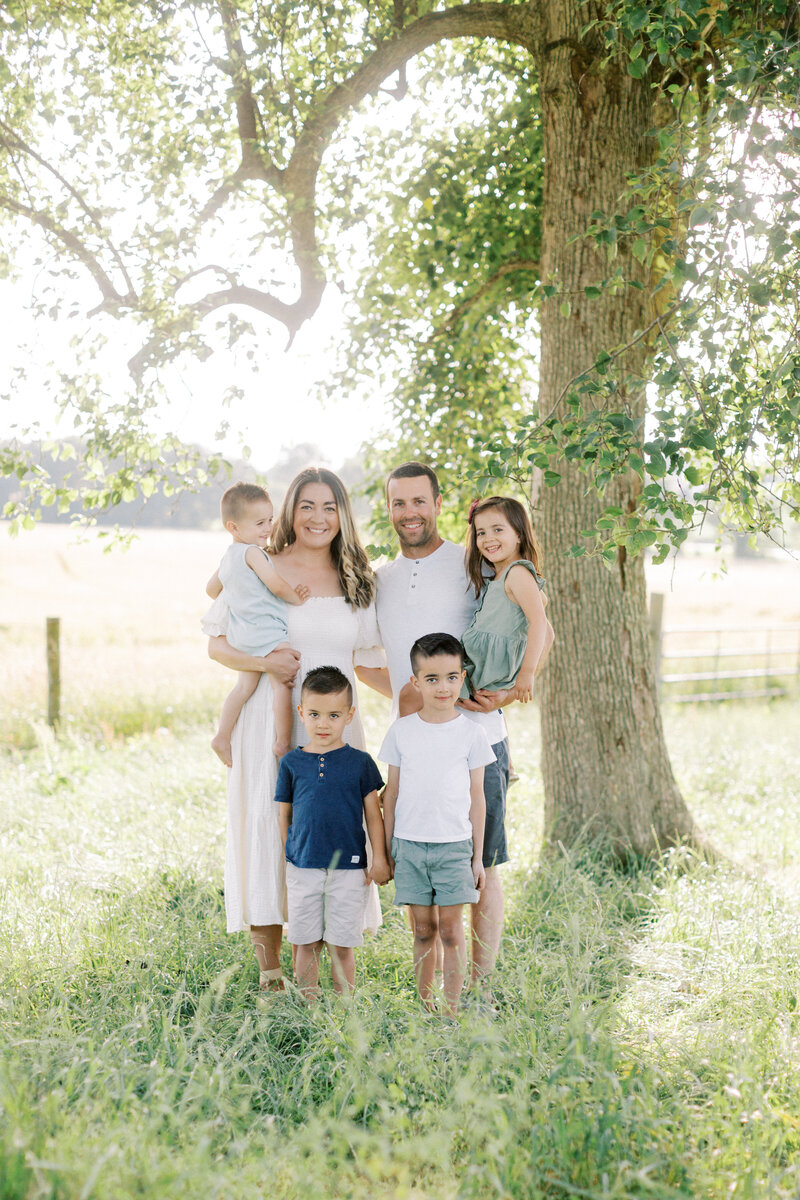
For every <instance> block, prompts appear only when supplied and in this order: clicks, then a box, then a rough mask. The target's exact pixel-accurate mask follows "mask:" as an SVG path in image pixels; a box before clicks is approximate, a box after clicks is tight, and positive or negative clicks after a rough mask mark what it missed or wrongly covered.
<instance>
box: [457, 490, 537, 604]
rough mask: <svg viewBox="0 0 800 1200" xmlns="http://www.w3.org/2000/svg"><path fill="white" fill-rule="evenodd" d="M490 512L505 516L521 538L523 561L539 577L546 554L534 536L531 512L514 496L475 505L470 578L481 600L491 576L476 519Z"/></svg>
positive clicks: (471, 519) (470, 530) (470, 536)
mask: <svg viewBox="0 0 800 1200" xmlns="http://www.w3.org/2000/svg"><path fill="white" fill-rule="evenodd" d="M490 508H496V509H497V510H498V512H501V513H502V514H503V516H504V517H505V519H506V520H507V521H508V523H509V525H510V526H511V528H512V529H513V530H514V533H515V534H516V535H517V537H518V538H519V557H520V558H527V559H528V561H529V562H532V563H533V565H534V567H535V568H536V573H537V574H538V575H541V573H542V552H541V550H540V549H539V547H538V545H537V543H536V538H535V537H534V536H533V526H532V525H531V518H530V516H529V514H528V510H527V509H526V508H525V506H524V505H522V504H520V502H519V500H514V499H513V497H511V496H487V497H486V498H485V499H484V500H478V501H476V502H475V504H473V506H472V508H471V509H470V511H469V518H468V520H469V525H468V528H467V575H468V576H469V581H470V583H471V584H472V586H473V587H474V588H475V595H476V596H480V594H481V592H482V591H483V587H484V584H485V583H486V579H487V576H486V575H484V573H483V569H484V565H485V563H484V559H483V557H482V556H481V552H480V550H479V549H478V546H477V539H476V537H475V518H476V517H477V516H479V515H480V514H481V513H484V512H486V511H487V510H488V509H490ZM489 578H491V576H489Z"/></svg>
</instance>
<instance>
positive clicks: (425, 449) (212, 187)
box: [0, 0, 800, 554]
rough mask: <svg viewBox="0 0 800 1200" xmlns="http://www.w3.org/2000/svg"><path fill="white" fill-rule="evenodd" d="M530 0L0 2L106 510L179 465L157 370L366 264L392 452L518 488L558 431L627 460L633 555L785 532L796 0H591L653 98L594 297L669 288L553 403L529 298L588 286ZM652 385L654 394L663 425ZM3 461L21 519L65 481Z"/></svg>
mask: <svg viewBox="0 0 800 1200" xmlns="http://www.w3.org/2000/svg"><path fill="white" fill-rule="evenodd" d="M540 8H541V5H536V4H527V3H523V4H514V3H495V4H466V5H462V4H446V3H445V4H429V3H417V4H412V3H407V4H404V3H398V2H395V3H391V4H389V3H352V4H338V5H332V4H326V3H322V2H319V3H308V4H305V3H296V2H294V0H292V2H288V0H284V2H282V3H274V2H272V3H269V4H263V3H255V2H245V3H234V2H233V0H214V2H211V0H207V2H205V3H160V2H155V0H153V2H149V3H110V2H109V3H100V4H97V3H88V0H87V2H80V0H70V2H69V3H47V2H40V3H33V4H29V3H26V4H24V5H23V4H17V3H14V2H13V0H12V2H11V3H9V4H7V5H5V6H4V10H3V14H2V17H1V18H0V20H1V21H2V24H1V25H0V36H1V37H2V43H3V51H4V53H3V61H4V66H3V68H2V74H1V75H0V87H1V88H2V92H1V93H0V103H1V104H2V112H1V114H0V207H2V209H3V210H4V212H5V214H6V218H7V219H6V222H5V225H4V227H3V241H4V260H3V261H4V264H5V268H6V270H7V271H9V272H12V273H13V271H14V270H15V267H16V264H18V263H19V262H20V261H22V262H24V261H25V259H24V257H21V248H22V247H25V246H26V245H27V246H28V247H30V253H31V255H32V256H33V258H34V259H35V261H36V262H37V263H38V264H41V265H42V266H44V267H45V268H46V272H47V275H46V278H47V286H46V287H42V288H41V289H40V290H39V291H38V293H37V301H36V302H37V304H38V305H39V308H40V310H41V314H42V318H43V319H45V320H46V319H55V320H58V319H61V318H62V317H64V316H65V314H66V312H67V311H70V310H71V312H72V315H73V322H75V321H76V320H77V333H76V336H77V338H78V339H80V341H81V343H82V345H83V348H84V350H85V355H84V361H85V370H84V371H75V372H73V373H72V374H68V373H67V372H66V371H64V370H63V369H62V370H60V371H56V372H55V374H54V377H53V380H52V386H53V388H54V389H56V390H57V391H58V394H59V395H60V397H61V402H62V403H63V405H64V406H65V407H67V408H68V409H71V411H72V414H73V418H74V421H75V425H76V431H77V432H78V433H79V434H81V436H82V437H83V438H84V439H85V440H86V442H87V446H88V453H89V456H90V464H91V462H92V461H93V459H92V456H94V460H96V462H97V463H99V461H100V460H101V459H105V460H112V459H116V460H120V461H122V462H123V463H124V464H125V465H124V466H123V467H122V468H121V469H120V471H119V472H118V473H117V474H116V475H112V477H111V478H110V479H109V480H108V486H106V482H105V480H103V481H102V484H101V485H100V486H98V487H97V488H95V489H94V490H93V491H90V492H87V493H86V494H85V496H84V502H85V504H86V505H87V506H88V507H92V506H93V505H100V506H104V505H107V504H108V503H110V502H113V501H114V500H115V499H119V498H121V497H125V498H126V499H131V498H132V496H133V494H134V493H135V492H137V491H143V492H144V494H145V495H146V494H147V493H148V492H151V491H152V490H153V489H155V488H157V487H159V486H161V484H162V473H161V472H160V469H159V467H160V462H161V459H162V458H163V456H164V449H165V447H163V446H159V445H158V444H155V445H154V442H153V437H152V434H151V432H150V431H149V426H148V415H149V413H150V412H151V411H152V410H153V408H154V407H155V406H157V405H159V404H163V403H164V401H165V394H164V382H163V380H164V366H165V364H168V363H169V362H170V361H173V360H175V359H178V358H180V356H184V355H197V356H200V357H202V356H204V355H207V354H209V353H212V352H213V350H214V348H215V346H219V345H220V344H224V343H228V344H235V343H239V344H243V343H244V342H246V341H247V340H248V339H250V341H251V344H250V349H249V352H250V353H251V354H253V353H254V350H253V348H252V341H253V339H254V337H257V336H258V334H260V333H261V332H262V329H263V325H264V322H265V320H266V321H277V322H279V323H280V324H281V325H282V326H283V327H284V328H285V330H286V336H287V337H288V338H290V339H291V338H292V337H293V336H294V334H295V333H296V331H297V329H298V328H299V327H300V325H301V324H302V323H303V322H305V321H306V320H308V319H310V318H311V317H312V316H313V314H314V312H315V311H316V310H317V308H318V306H319V303H320V300H321V296H322V292H323V289H324V287H325V286H326V284H328V283H330V282H331V281H333V282H338V281H340V280H342V279H344V280H345V286H349V288H350V289H351V291H352V295H353V300H352V319H351V336H350V339H349V344H348V345H347V346H346V347H345V348H343V351H342V353H343V361H342V364H341V371H340V372H339V374H338V375H337V377H336V378H335V379H334V380H332V381H327V385H325V384H323V390H327V391H328V392H329V393H330V392H334V393H335V392H336V391H337V389H339V388H341V387H347V386H361V387H363V386H376V385H377V386H382V387H385V388H387V389H391V392H392V396H393V403H394V408H395V412H396V415H397V423H396V428H397V430H399V431H400V433H399V435H398V434H395V435H394V436H390V437H389V439H388V444H389V445H390V446H391V448H392V450H393V451H395V450H396V451H398V452H403V453H417V454H420V455H427V456H429V457H431V458H432V459H434V460H435V461H437V462H438V463H440V464H441V465H442V467H443V468H444V474H445V477H446V478H447V480H448V482H450V483H451V485H456V486H457V485H461V488H460V490H462V491H470V490H474V488H475V482H476V477H478V478H483V480H484V485H485V486H490V481H491V479H492V477H498V476H502V477H505V478H508V476H509V474H513V476H514V477H515V479H516V481H517V484H518V486H519V488H520V489H522V490H524V491H526V490H527V488H528V486H529V481H530V476H531V469H532V467H533V468H537V467H539V468H541V469H542V470H543V471H544V472H545V475H544V482H545V483H547V484H556V483H557V481H558V478H559V475H560V472H559V469H558V461H559V459H561V458H563V457H564V456H566V457H567V458H568V459H569V460H571V461H578V462H582V463H585V464H587V465H589V466H590V468H591V471H592V476H591V478H592V480H593V483H594V485H595V486H598V487H600V488H603V487H604V486H605V484H606V483H607V482H608V481H609V480H610V479H611V478H613V477H614V475H615V474H616V473H618V472H621V471H626V470H628V469H630V467H631V466H632V467H633V469H634V470H636V471H638V472H639V473H641V474H643V475H645V476H646V486H645V487H644V488H643V490H642V493H641V497H640V499H639V502H638V505H637V510H636V513H635V514H630V513H629V514H626V515H625V518H624V522H623V524H620V518H621V514H620V513H617V512H616V511H615V510H614V506H609V511H608V512H606V513H604V515H603V517H602V518H601V519H602V522H603V524H602V526H601V528H600V530H594V531H592V532H593V534H594V538H593V539H589V540H587V541H586V542H585V546H588V547H589V548H591V547H592V546H593V544H594V541H595V540H598V539H599V544H600V545H601V546H604V547H605V549H606V552H607V553H609V554H613V553H614V548H613V547H614V545H615V543H616V544H619V542H620V540H621V539H622V541H623V543H624V544H626V545H627V547H628V549H629V551H634V552H635V551H636V550H638V549H640V548H641V547H642V546H644V545H648V544H652V543H655V542H659V543H663V544H664V550H665V551H666V549H667V548H668V546H669V544H670V543H676V542H679V541H680V540H681V538H682V537H683V536H685V531H686V529H687V528H688V527H690V526H691V525H692V524H694V523H696V522H697V521H698V520H699V519H700V518H701V517H702V515H703V513H704V511H705V510H706V509H707V507H708V505H709V504H714V505H716V506H718V507H719V508H721V509H722V511H723V514H724V515H727V516H729V517H730V518H731V519H732V520H733V521H735V522H736V523H738V524H741V525H742V526H743V527H744V528H747V529H762V530H767V531H775V530H776V528H777V527H778V526H779V525H780V523H781V521H782V520H783V519H784V517H785V516H786V514H787V513H788V512H796V510H797V501H798V491H797V484H796V482H795V480H796V475H797V456H798V441H797V428H798V421H797V418H798V381H799V380H800V359H799V358H798V354H797V328H798V298H797V278H798V271H797V267H798V246H800V232H799V231H798V222H800V214H798V213H797V211H796V205H795V203H794V200H795V196H796V190H797V185H796V172H797V151H798V130H797V126H796V102H797V77H798V72H797V68H798V47H797V5H796V4H794V3H790V2H789V0H772V2H771V3H767V4H760V5H755V6H753V5H750V4H747V5H737V4H733V3H724V2H717V0H713V2H708V3H704V2H702V0H684V2H683V3H680V4H677V3H662V4H659V5H646V6H645V5H639V4H637V3H635V2H633V0H624V2H620V3H617V4H612V5H605V6H600V5H598V6H589V5H586V6H584V7H583V9H582V10H581V12H582V15H584V16H585V17H586V20H585V22H584V23H583V26H582V30H581V35H582V38H583V41H584V44H585V46H586V54H587V55H588V56H589V57H588V58H587V64H589V62H590V60H591V71H594V70H595V69H597V66H598V55H600V56H602V55H603V54H605V56H606V57H607V58H608V59H611V58H612V57H613V56H614V55H615V54H618V53H620V52H621V53H622V56H623V58H624V59H625V61H626V64H627V71H628V73H629V75H630V76H631V77H633V78H636V79H641V80H642V81H643V83H644V84H646V85H647V86H648V87H649V88H651V89H652V90H653V92H654V94H655V96H656V104H655V109H654V111H655V112H656V118H657V120H656V123H655V124H654V127H653V129H652V130H651V131H650V135H649V136H650V139H651V142H652V146H651V148H650V149H649V151H648V154H647V161H646V163H645V164H644V166H643V169H642V170H641V171H640V172H639V173H638V174H636V175H634V176H631V177H630V179H629V183H628V189H627V192H626V194H621V195H620V196H619V199H618V205H617V208H616V211H613V212H608V211H597V212H596V214H595V220H594V222H593V224H592V225H591V226H590V227H589V228H587V229H586V230H585V231H584V233H585V236H586V237H587V238H589V239H593V240H594V242H595V243H596V244H597V245H598V246H599V247H602V248H603V250H604V252H605V254H606V259H607V267H606V270H605V272H604V273H602V274H601V275H599V276H598V278H597V279H596V281H595V282H593V283H592V284H591V285H589V286H588V288H587V289H586V290H587V292H591V293H596V294H597V295H599V294H600V293H611V294H612V295H614V296H617V297H619V298H620V302H623V301H624V298H625V295H626V292H628V291H629V290H630V289H631V288H639V289H645V290H646V292H647V294H648V300H649V311H648V316H649V321H648V322H647V324H646V325H645V327H644V328H642V329H641V330H639V331H638V333H637V341H638V342H639V343H641V345H643V346H645V347H646V349H647V353H646V354H645V355H639V356H638V359H637V360H636V361H633V358H634V356H632V355H631V354H629V353H627V352H626V350H627V348H626V346H624V345H619V344H615V343H614V342H613V340H610V341H609V344H608V345H605V346H601V347H598V354H597V357H596V360H595V362H594V363H593V365H592V368H591V370H589V371H585V370H584V371H582V372H581V373H580V374H576V378H575V379H573V380H571V381H570V385H569V387H568V388H566V389H565V395H564V397H563V400H564V401H565V405H562V411H560V412H558V413H550V412H543V411H541V410H540V409H539V408H538V407H537V404H536V370H535V363H536V358H537V355H536V347H537V335H538V322H537V314H538V308H539V305H540V303H541V300H542V298H543V297H545V298H547V297H550V296H555V297H557V298H558V303H559V305H560V310H561V313H562V314H563V319H564V320H565V321H569V320H570V313H571V311H572V307H573V304H574V297H571V296H570V295H568V294H566V293H565V292H564V290H563V283H562V282H561V281H559V280H558V279H557V278H552V279H543V278H542V277H541V272H540V268H539V253H540V240H541V219H542V138H541V104H540V97H539V82H538V64H537V61H536V52H537V38H540V36H541V28H540V26H541V17H540V12H539V10H540ZM600 66H601V67H602V63H601V64H600ZM591 71H590V70H588V69H587V73H586V78H587V80H588V79H589V78H590V75H591ZM410 74H411V75H412V84H411V86H412V89H413V90H414V91H415V92H416V93H417V94H418V95H419V96H420V97H421V98H422V104H421V105H419V106H417V107H416V109H415V110H414V112H413V114H412V118H411V119H410V121H409V122H408V124H407V126H405V127H404V126H397V127H396V128H395V129H394V131H392V132H391V133H388V134H387V132H386V130H385V128H384V129H381V128H378V127H374V128H370V127H369V124H368V123H367V124H365V123H364V120H363V119H362V120H361V123H360V124H359V126H358V128H356V127H355V126H354V124H353V117H354V115H355V114H364V113H368V112H369V111H370V106H372V107H373V108H374V101H375V98H376V97H379V98H380V99H382V100H383V101H384V103H385V102H386V99H387V97H386V96H384V95H382V93H391V94H393V95H394V96H396V97H398V98H401V97H402V96H403V95H404V94H405V93H406V91H407V89H408V88H409V82H408V81H409V75H410ZM365 238H366V240H367V244H368V252H367V253H365V252H364V239H365ZM20 244H22V245H20ZM621 249H624V250H626V251H627V253H624V254H623V253H620V251H621ZM220 260H221V261H220ZM81 275H83V276H84V277H85V279H86V280H87V281H88V282H89V283H90V285H91V287H92V288H93V290H94V293H95V296H94V302H93V304H92V305H91V308H90V310H89V313H88V314H87V318H86V321H85V322H84V321H83V320H82V319H81V318H80V317H79V316H78V314H77V312H76V309H77V307H78V305H79V304H80V303H81V301H82V298H83V296H84V295H85V294H86V292H85V291H83V292H82V291H81V290H80V289H79V288H78V287H77V286H76V278H77V277H79V276H81ZM112 322H114V323H117V324H121V325H122V326H123V327H124V333H123V335H122V338H119V335H117V334H116V332H115V333H114V334H113V336H114V337H115V338H119V341H122V340H123V338H124V344H127V345H128V346H130V348H131V353H130V362H129V366H130V372H131V379H130V381H129V384H128V385H127V388H126V390H124V391H123V390H122V388H121V387H119V386H117V388H116V390H115V392H114V394H111V395H109V394H108V392H109V385H108V381H107V380H105V379H103V377H102V375H101V374H100V373H99V372H98V371H97V370H96V369H93V361H96V359H97V356H98V354H99V353H100V351H99V348H98V344H97V343H98V341H100V342H101V341H102V340H103V339H105V338H108V337H109V336H112V334H111V331H110V325H111V323H112ZM91 325H94V326H96V327H97V333H96V334H94V333H90V332H89V329H90V327H91ZM396 380H399V381H400V382H399V383H397V382H396ZM634 383H647V384H648V385H649V386H650V388H651V394H652V402H651V405H650V410H651V413H652V420H651V421H650V422H648V424H647V426H646V428H644V429H643V428H642V422H641V419H640V417H639V416H637V415H636V414H634V413H632V412H631V411H630V407H629V406H628V405H626V401H625V396H626V394H627V393H628V392H629V391H630V388H631V386H633V384H634ZM220 401H221V403H222V402H223V401H224V397H221V398H220ZM587 401H588V403H587ZM166 449H167V451H169V449H170V447H169V445H168V446H167V447H166ZM184 465H185V467H186V468H187V470H186V478H187V479H191V478H192V475H193V471H192V468H193V467H197V466H198V464H197V463H195V462H193V461H191V462H190V461H188V460H187V462H186V463H185V464H184ZM216 465H217V464H216V463H213V464H212V470H213V469H216ZM1 469H2V470H4V471H5V472H11V471H17V472H18V473H19V474H20V475H21V476H22V484H23V495H22V497H21V498H20V500H19V501H18V503H17V504H16V505H14V506H12V507H11V509H10V512H9V515H11V516H13V517H25V516H26V515H29V514H31V513H32V512H34V511H35V510H36V509H37V508H38V507H39V506H40V505H41V503H43V502H44V503H47V502H48V501H53V500H59V499H61V500H62V501H63V503H67V502H68V501H69V499H74V497H70V496H69V495H68V489H66V490H65V489H63V488H59V487H53V486H51V483H50V481H49V480H48V479H47V475H46V472H42V471H37V470H36V468H35V466H34V464H33V463H32V462H31V461H30V458H29V459H28V461H27V463H26V461H25V455H24V454H23V453H22V452H21V451H19V449H18V447H16V446H15V445H14V444H13V443H12V444H11V445H9V446H6V447H5V448H4V451H3V458H2V468H1ZM199 478H200V480H201V481H202V479H203V475H202V474H201V475H200V477H199ZM168 486H170V485H169V484H168ZM457 490H459V489H458V486H457ZM588 532H589V531H587V533H588ZM585 546H581V545H578V546H576V547H575V549H574V552H575V553H579V552H581V551H582V550H583V549H584V548H585Z"/></svg>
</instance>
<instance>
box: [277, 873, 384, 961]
mask: <svg viewBox="0 0 800 1200" xmlns="http://www.w3.org/2000/svg"><path fill="white" fill-rule="evenodd" d="M286 895H287V898H288V903H289V930H288V932H289V941H290V942H291V943H292V945H293V946H308V945H310V944H311V943H312V942H319V941H323V942H327V943H328V945H329V946H361V945H362V944H363V941H364V938H363V928H364V908H365V906H366V903H367V896H368V895H369V887H368V886H367V883H366V874H365V872H364V869H363V867H359V868H358V869H357V870H355V871H341V870H333V871H332V870H330V868H328V869H325V868H324V867H319V868H318V867H296V866H295V865H294V863H290V862H287V864H286Z"/></svg>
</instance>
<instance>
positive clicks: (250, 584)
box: [206, 483, 309, 767]
mask: <svg viewBox="0 0 800 1200" xmlns="http://www.w3.org/2000/svg"><path fill="white" fill-rule="evenodd" d="M272 511H273V510H272V501H271V500H270V498H269V492H267V490H266V488H263V487H259V486H258V484H255V483H235V484H234V485H233V486H232V487H229V488H228V490H227V491H226V492H225V494H224V495H223V497H222V501H221V503H220V514H221V516H222V524H223V525H224V526H225V528H226V529H227V530H228V533H230V535H231V536H232V538H233V545H232V546H229V547H228V549H227V550H226V552H225V554H224V556H223V558H222V562H221V563H220V564H219V568H218V569H217V570H216V571H215V572H214V574H213V575H212V576H211V578H210V579H209V581H208V583H207V585H206V591H207V593H208V595H209V596H210V597H211V599H212V600H216V598H217V596H218V595H219V594H220V592H221V591H222V589H223V588H224V589H225V596H226V598H227V601H228V606H229V608H230V621H229V625H228V641H229V643H230V644H231V646H233V647H234V648H235V649H236V650H242V651H244V653H245V654H259V655H263V654H269V653H270V652H271V651H272V650H278V649H284V648H285V647H288V645H289V643H288V641H287V640H286V639H287V638H288V636H289V630H288V627H287V625H286V612H285V606H286V605H287V604H303V603H305V601H306V599H307V598H308V595H309V590H308V588H307V587H305V586H304V585H303V584H298V586H297V587H291V586H290V585H289V584H288V583H287V582H286V580H285V579H282V578H281V576H280V575H279V574H278V572H277V571H276V570H275V568H274V567H273V565H272V563H271V562H270V560H269V556H268V554H267V551H266V545H267V542H268V541H269V535H270V533H271V532H272ZM260 679H261V676H260V674H259V673H258V672H257V671H239V672H238V675H237V680H236V685H235V686H234V688H233V691H232V692H231V693H230V694H229V696H228V697H227V699H226V700H225V703H224V704H223V706H222V712H221V714H220V719H219V729H218V730H217V732H216V735H215V737H214V739H213V741H212V742H211V745H212V748H213V749H214V752H215V753H216V754H218V755H219V757H220V758H221V759H222V761H223V762H224V763H225V766H226V767H230V766H232V765H233V762H232V758H231V734H232V733H233V727H234V725H235V724H236V722H237V720H238V719H239V713H240V712H241V711H242V706H243V705H244V703H245V701H246V700H249V698H250V697H251V696H252V694H253V692H254V691H255V690H256V687H257V686H258V681H259V680H260ZM271 683H272V689H273V705H274V712H275V744H274V745H273V747H272V750H273V753H274V754H275V756H276V757H277V758H281V757H282V756H283V755H284V754H285V753H286V751H287V750H288V749H289V738H290V735H291V730H292V689H291V687H289V686H287V685H285V684H282V683H279V682H278V681H277V680H275V679H271Z"/></svg>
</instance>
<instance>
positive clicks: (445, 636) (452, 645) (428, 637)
mask: <svg viewBox="0 0 800 1200" xmlns="http://www.w3.org/2000/svg"><path fill="white" fill-rule="evenodd" d="M439 654H455V655H458V660H459V662H460V663H461V670H462V671H463V670H464V647H463V646H462V645H461V642H460V641H459V640H458V638H457V637H453V635H452V633H424V634H423V635H422V637H421V638H417V640H416V641H415V642H414V645H413V646H412V647H411V671H412V674H414V675H416V673H417V667H418V665H419V660H420V659H421V658H436V656H437V655H439Z"/></svg>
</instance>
